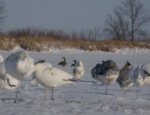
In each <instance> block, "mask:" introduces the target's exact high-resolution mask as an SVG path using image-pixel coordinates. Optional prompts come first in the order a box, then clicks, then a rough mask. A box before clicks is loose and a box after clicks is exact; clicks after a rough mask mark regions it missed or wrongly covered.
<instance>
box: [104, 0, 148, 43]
mask: <svg viewBox="0 0 150 115" xmlns="http://www.w3.org/2000/svg"><path fill="white" fill-rule="evenodd" d="M114 13H115V18H112V16H109V18H107V19H106V23H107V25H108V28H107V29H106V30H107V31H108V30H109V31H110V32H113V33H115V35H116V36H117V38H118V39H120V37H122V35H123V36H126V35H127V36H128V37H130V39H131V41H132V42H133V41H134V40H135V35H136V34H138V33H139V31H141V27H142V26H143V25H144V24H146V23H147V22H149V21H150V16H149V15H148V12H147V11H146V10H145V8H144V5H143V4H142V3H141V2H140V1H139V0H126V1H125V2H122V6H119V5H118V6H117V8H116V9H115V10H114ZM123 31H124V32H123Z"/></svg>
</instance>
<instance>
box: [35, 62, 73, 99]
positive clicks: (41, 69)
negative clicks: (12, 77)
mask: <svg viewBox="0 0 150 115" xmlns="http://www.w3.org/2000/svg"><path fill="white" fill-rule="evenodd" d="M33 76H35V78H36V80H37V81H38V82H39V83H40V84H41V85H42V86H44V87H47V88H52V96H51V99H53V88H55V87H59V86H62V85H66V84H74V83H72V82H71V81H70V80H71V79H72V78H73V77H72V76H71V75H70V74H68V73H66V72H65V71H62V70H60V69H57V68H54V67H48V68H47V67H45V63H38V64H36V65H35V68H34V73H33Z"/></svg>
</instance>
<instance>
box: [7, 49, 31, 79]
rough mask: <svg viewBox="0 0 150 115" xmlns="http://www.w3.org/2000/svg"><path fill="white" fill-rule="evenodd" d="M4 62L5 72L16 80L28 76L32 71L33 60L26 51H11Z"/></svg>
mask: <svg viewBox="0 0 150 115" xmlns="http://www.w3.org/2000/svg"><path fill="white" fill-rule="evenodd" d="M4 62H5V68H6V71H7V73H8V74H10V75H11V76H13V77H14V78H16V79H18V80H22V79H24V78H26V77H28V76H30V75H31V74H32V72H33V68H34V60H33V59H32V58H31V57H30V56H29V55H28V54H27V52H26V51H19V52H16V53H13V54H11V55H9V56H8V57H7V58H6V60H5V61H4Z"/></svg>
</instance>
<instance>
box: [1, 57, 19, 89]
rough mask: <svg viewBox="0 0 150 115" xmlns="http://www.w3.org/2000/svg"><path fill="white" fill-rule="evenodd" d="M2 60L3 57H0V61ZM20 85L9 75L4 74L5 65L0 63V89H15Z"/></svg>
mask: <svg viewBox="0 0 150 115" xmlns="http://www.w3.org/2000/svg"><path fill="white" fill-rule="evenodd" d="M2 60H3V57H2V56H0V61H2ZM19 85H20V81H18V80H17V79H15V78H13V77H12V76H11V75H9V74H7V73H6V70H5V63H4V62H0V89H9V90H14V89H17V88H18V87H19Z"/></svg>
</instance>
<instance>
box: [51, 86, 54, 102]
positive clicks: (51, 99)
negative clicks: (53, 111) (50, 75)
mask: <svg viewBox="0 0 150 115" xmlns="http://www.w3.org/2000/svg"><path fill="white" fill-rule="evenodd" d="M53 90H54V88H53V87H52V94H51V100H54V98H53Z"/></svg>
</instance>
